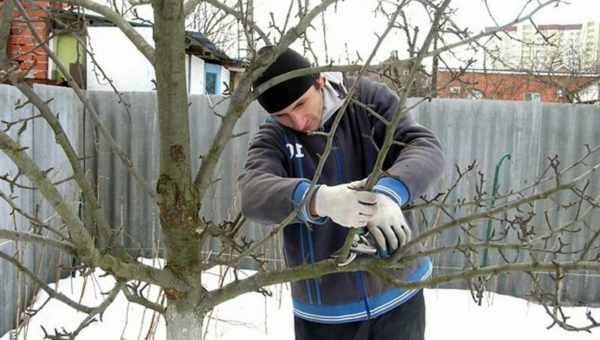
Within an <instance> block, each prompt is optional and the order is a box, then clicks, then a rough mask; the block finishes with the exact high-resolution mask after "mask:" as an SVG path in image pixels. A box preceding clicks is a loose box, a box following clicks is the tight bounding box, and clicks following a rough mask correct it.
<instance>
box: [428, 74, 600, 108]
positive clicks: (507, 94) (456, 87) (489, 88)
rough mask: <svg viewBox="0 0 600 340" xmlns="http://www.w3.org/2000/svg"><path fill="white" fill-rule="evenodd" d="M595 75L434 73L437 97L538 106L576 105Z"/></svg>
mask: <svg viewBox="0 0 600 340" xmlns="http://www.w3.org/2000/svg"><path fill="white" fill-rule="evenodd" d="M599 78H600V75H599V74H568V73H533V72H525V71H523V72H517V71H504V70H502V71H500V70H469V71H461V70H452V69H444V70H440V71H438V83H437V86H438V97H440V98H469V99H497V100H525V101H541V102H563V103H565V102H578V100H577V93H579V91H581V90H582V89H584V88H586V87H587V86H589V85H590V84H592V83H593V82H594V81H596V82H597V81H598V79H599Z"/></svg>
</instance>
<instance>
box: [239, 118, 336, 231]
mask: <svg viewBox="0 0 600 340" xmlns="http://www.w3.org/2000/svg"><path fill="white" fill-rule="evenodd" d="M284 141H285V138H284V137H283V132H282V131H281V129H278V128H276V127H274V123H266V124H264V125H263V126H261V128H260V129H259V130H258V132H257V134H256V135H255V137H254V140H253V141H252V143H251V144H250V147H249V149H248V159H247V160H246V164H245V165H244V170H243V171H242V173H241V175H240V176H239V178H238V185H239V190H240V193H241V207H242V214H244V216H246V217H247V218H248V219H250V220H253V221H255V222H259V223H264V224H278V223H280V222H281V221H283V219H285V217H287V216H288V215H289V213H290V212H292V211H293V210H294V209H295V208H296V207H297V206H298V205H299V204H300V202H302V200H303V199H304V197H305V196H306V194H307V192H308V189H309V187H310V181H309V180H307V179H304V178H292V177H290V173H288V171H287V169H286V164H287V163H288V158H289V157H290V156H289V151H288V150H287V148H286V146H285V142H284ZM306 202H310V200H309V199H307V200H306ZM307 206H308V204H306V205H305V206H303V207H302V209H300V211H299V213H298V215H297V216H296V221H295V222H297V221H298V220H300V221H305V222H311V223H317V224H322V223H324V222H325V221H326V219H314V218H312V217H311V215H310V213H309V211H308V207H307Z"/></svg>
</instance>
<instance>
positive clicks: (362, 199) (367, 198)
mask: <svg viewBox="0 0 600 340" xmlns="http://www.w3.org/2000/svg"><path fill="white" fill-rule="evenodd" d="M354 195H355V197H356V200H357V201H358V202H359V203H360V204H362V205H375V204H377V194H376V193H374V192H371V191H355V192H354Z"/></svg>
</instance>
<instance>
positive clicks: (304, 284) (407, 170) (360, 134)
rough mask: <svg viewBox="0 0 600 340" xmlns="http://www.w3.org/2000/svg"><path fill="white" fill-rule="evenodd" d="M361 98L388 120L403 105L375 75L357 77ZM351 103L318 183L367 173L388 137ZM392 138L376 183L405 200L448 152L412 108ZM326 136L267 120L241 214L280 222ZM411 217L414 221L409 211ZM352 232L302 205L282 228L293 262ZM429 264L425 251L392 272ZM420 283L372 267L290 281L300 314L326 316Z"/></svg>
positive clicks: (394, 296)
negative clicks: (396, 281) (391, 282)
mask: <svg viewBox="0 0 600 340" xmlns="http://www.w3.org/2000/svg"><path fill="white" fill-rule="evenodd" d="M344 82H345V83H346V87H348V86H350V85H351V83H350V82H351V80H349V79H345V80H344ZM340 91H343V90H342V89H340ZM355 99H356V100H358V101H359V102H361V103H362V104H364V105H366V106H368V107H369V108H371V109H372V110H375V112H377V113H379V114H380V115H381V116H383V117H385V118H386V119H388V120H391V117H392V116H393V115H394V114H395V113H396V112H398V111H399V99H398V97H397V96H396V95H395V94H394V93H393V92H392V91H391V90H390V89H388V88H387V87H386V86H385V85H383V84H380V83H376V82H373V81H370V80H366V79H362V80H360V81H359V85H358V88H357V91H356V93H355ZM346 110H347V111H346V112H345V113H344V116H343V118H342V120H341V122H340V125H339V127H338V129H337V131H336V133H335V135H334V139H333V145H334V147H333V150H332V152H331V153H330V155H329V157H328V159H327V161H326V163H325V167H324V169H323V172H322V174H321V177H320V178H319V181H318V183H319V184H327V185H336V184H341V183H348V182H351V181H355V180H361V179H363V178H365V177H367V176H368V175H369V173H370V172H371V171H372V169H373V166H374V164H375V160H376V159H377V154H378V151H377V150H378V147H379V146H381V144H382V143H383V138H384V135H385V129H386V126H385V125H384V124H383V123H382V122H381V121H380V120H379V119H377V118H376V117H374V116H373V115H371V114H369V113H368V110H367V109H366V108H364V107H362V106H361V105H358V104H356V103H351V104H350V105H349V106H348V108H347V109H346ZM332 122H333V119H329V121H328V122H327V123H326V124H324V126H323V129H324V130H325V131H329V129H330V128H331V125H332ZM394 138H395V141H397V142H398V143H394V145H393V146H392V148H391V149H390V152H389V153H388V156H387V159H386V161H385V163H384V170H386V176H384V177H381V178H380V179H379V181H378V182H377V185H376V186H375V187H374V188H373V190H374V191H376V192H380V193H383V194H386V195H388V196H389V197H391V198H392V199H394V200H395V201H396V202H397V203H398V204H399V205H400V206H405V205H406V204H408V203H410V202H412V200H413V199H416V198H418V197H419V196H421V195H422V194H423V193H424V192H425V190H427V188H428V186H429V185H430V184H432V183H433V182H434V181H435V180H436V179H437V178H438V177H439V175H440V174H441V173H442V170H443V167H444V157H443V155H442V151H441V147H440V144H439V142H438V140H437V138H436V137H435V136H434V135H433V133H432V132H431V131H430V130H428V129H427V128H425V127H423V126H420V125H419V124H417V123H416V122H415V121H414V119H413V118H412V117H411V116H410V115H407V116H405V117H404V118H403V120H402V121H401V123H400V124H399V126H398V128H397V129H396V132H395V136H394ZM325 143H326V137H325V136H322V135H312V136H309V135H307V134H304V133H301V132H297V131H294V130H292V129H289V128H287V127H284V126H283V125H281V124H279V123H277V122H276V121H275V120H274V119H268V120H267V121H266V122H265V123H264V124H263V125H261V127H260V129H259V131H258V132H257V134H256V135H255V137H254V139H253V141H252V143H251V145H250V147H249V151H248V159H247V161H246V164H245V169H244V171H243V172H242V174H241V175H240V178H239V186H240V191H241V203H242V212H243V214H244V215H245V216H246V217H247V218H249V219H251V220H254V221H257V222H259V223H264V224H265V225H274V224H278V223H279V222H281V221H282V220H283V219H284V218H285V217H286V216H287V215H288V214H289V213H290V212H291V211H292V210H293V209H295V208H296V207H297V206H298V205H299V203H300V202H301V201H302V199H303V198H304V196H305V195H306V194H307V191H308V188H309V186H310V180H311V179H312V177H313V175H314V173H315V169H316V166H317V164H318V162H319V155H321V154H323V151H324V148H325ZM306 202H309V200H306ZM406 218H407V219H408V222H409V224H411V225H412V221H413V220H412V216H411V214H406ZM413 229H414V228H413ZM347 233H348V229H347V228H344V227H341V226H339V225H337V224H335V223H334V222H332V221H331V220H329V219H327V218H321V219H314V218H312V217H311V215H310V213H309V212H308V209H307V207H302V209H301V210H300V213H299V214H298V216H297V218H296V220H295V221H294V222H293V223H292V224H290V225H288V226H286V227H285V228H284V230H283V239H284V255H285V259H286V262H287V265H288V266H297V265H301V264H307V263H314V262H318V261H321V260H324V259H327V258H330V257H331V256H332V254H333V253H335V252H336V251H337V250H339V249H340V248H341V247H342V245H343V243H344V240H345V238H346V235H347ZM413 233H414V230H413ZM431 270H432V264H431V260H430V259H429V258H421V259H420V260H418V261H416V262H414V263H412V264H411V265H410V266H408V267H406V268H404V269H403V270H395V271H392V272H393V274H394V275H396V276H397V277H399V278H401V279H402V280H404V281H409V282H415V281H420V280H424V279H426V278H428V277H429V276H430V275H431ZM417 291H418V290H404V289H400V288H396V287H391V286H388V285H387V284H385V283H384V282H383V281H382V280H381V279H379V278H378V277H377V276H375V275H373V274H371V273H368V272H355V273H350V272H348V273H334V274H328V275H324V276H322V277H319V278H314V279H308V280H303V281H297V282H293V283H292V298H293V305H294V313H295V315H296V316H298V317H300V318H303V319H306V320H310V321H314V322H320V323H345V322H353V321H361V320H367V319H370V318H375V317H377V316H380V315H382V314H384V313H386V312H388V311H390V310H392V309H394V308H395V307H397V306H399V305H401V304H402V303H404V302H406V301H407V300H409V299H410V298H411V297H412V296H413V295H415V294H416V293H417Z"/></svg>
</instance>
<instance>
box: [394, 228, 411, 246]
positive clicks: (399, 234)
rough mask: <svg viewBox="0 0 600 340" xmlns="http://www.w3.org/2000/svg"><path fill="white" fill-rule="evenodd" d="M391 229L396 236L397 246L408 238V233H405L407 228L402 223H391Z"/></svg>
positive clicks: (404, 242)
mask: <svg viewBox="0 0 600 340" xmlns="http://www.w3.org/2000/svg"><path fill="white" fill-rule="evenodd" d="M392 229H393V230H394V233H395V234H396V237H397V238H398V247H402V246H404V245H405V244H406V243H407V242H408V241H409V239H410V236H409V235H410V234H408V233H407V230H408V228H407V227H406V226H405V225H404V224H399V225H393V226H392Z"/></svg>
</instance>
